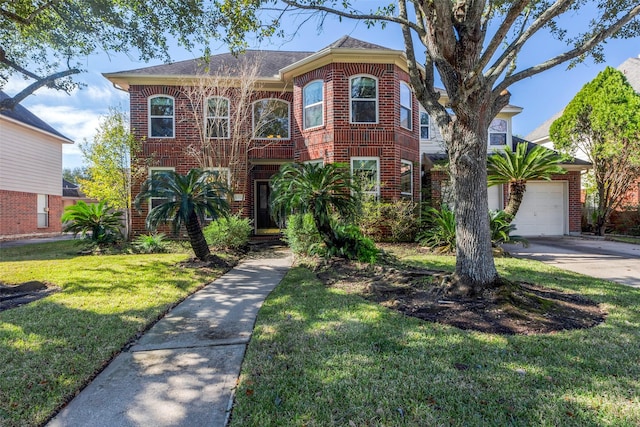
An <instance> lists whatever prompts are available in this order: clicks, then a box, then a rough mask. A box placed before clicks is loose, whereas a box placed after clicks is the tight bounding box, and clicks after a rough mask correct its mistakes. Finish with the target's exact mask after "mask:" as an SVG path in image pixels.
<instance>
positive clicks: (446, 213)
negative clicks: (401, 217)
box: [418, 205, 456, 253]
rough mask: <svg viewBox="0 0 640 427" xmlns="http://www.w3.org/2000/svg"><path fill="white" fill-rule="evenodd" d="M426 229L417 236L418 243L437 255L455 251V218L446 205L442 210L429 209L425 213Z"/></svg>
mask: <svg viewBox="0 0 640 427" xmlns="http://www.w3.org/2000/svg"><path fill="white" fill-rule="evenodd" d="M425 222H426V229H425V230H424V231H422V232H421V233H420V234H419V235H418V242H419V243H420V244H421V245H425V246H428V247H429V248H431V249H432V250H434V251H436V252H439V253H454V252H455V250H456V217H455V215H454V213H453V211H452V210H450V209H449V207H448V206H447V205H443V206H442V209H440V210H438V209H435V208H429V209H428V210H427V211H426V213H425Z"/></svg>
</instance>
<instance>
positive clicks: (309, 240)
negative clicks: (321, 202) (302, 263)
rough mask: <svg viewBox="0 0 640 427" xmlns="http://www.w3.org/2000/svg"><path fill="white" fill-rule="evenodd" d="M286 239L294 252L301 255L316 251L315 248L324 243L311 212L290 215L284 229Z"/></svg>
mask: <svg viewBox="0 0 640 427" xmlns="http://www.w3.org/2000/svg"><path fill="white" fill-rule="evenodd" d="M284 240H285V241H286V242H287V244H288V245H289V247H290V248H291V250H292V251H293V253H295V254H300V255H312V254H313V253H314V252H316V250H315V248H317V247H318V246H320V245H322V239H321V238H320V233H318V230H317V229H316V225H315V223H314V222H313V216H312V215H311V214H304V215H303V214H294V215H290V216H289V217H288V218H287V227H286V228H285V229H284Z"/></svg>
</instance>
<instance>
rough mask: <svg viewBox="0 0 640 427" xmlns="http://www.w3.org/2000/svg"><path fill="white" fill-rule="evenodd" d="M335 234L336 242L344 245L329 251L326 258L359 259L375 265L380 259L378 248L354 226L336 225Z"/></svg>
mask: <svg viewBox="0 0 640 427" xmlns="http://www.w3.org/2000/svg"><path fill="white" fill-rule="evenodd" d="M333 232H334V234H335V236H336V240H339V241H340V242H341V243H342V245H341V246H339V247H332V248H330V249H327V251H326V254H325V255H326V256H328V257H331V256H339V257H343V258H347V259H357V260H358V261H361V262H368V263H375V262H376V261H377V259H378V254H379V251H378V248H376V245H375V243H374V242H373V240H371V239H370V238H368V237H365V236H364V235H363V234H362V231H360V228H358V226H357V225H353V224H334V227H333Z"/></svg>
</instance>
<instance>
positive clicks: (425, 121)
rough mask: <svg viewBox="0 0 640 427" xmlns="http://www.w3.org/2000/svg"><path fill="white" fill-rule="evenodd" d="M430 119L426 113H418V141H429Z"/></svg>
mask: <svg viewBox="0 0 640 427" xmlns="http://www.w3.org/2000/svg"><path fill="white" fill-rule="evenodd" d="M430 125H431V117H429V114H428V113H427V112H426V111H422V110H421V111H420V139H429V138H430V136H431V126H430Z"/></svg>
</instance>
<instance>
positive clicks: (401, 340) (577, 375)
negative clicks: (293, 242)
mask: <svg viewBox="0 0 640 427" xmlns="http://www.w3.org/2000/svg"><path fill="white" fill-rule="evenodd" d="M409 260H410V261H411V262H412V263H414V264H422V265H425V266H428V267H430V268H437V269H447V270H451V269H453V266H454V260H453V258H451V257H442V256H440V257H428V256H411V257H410V258H409ZM496 264H497V266H498V268H499V270H500V273H501V274H502V275H504V276H505V277H507V278H511V279H514V278H516V277H517V278H519V279H521V280H526V281H530V282H535V283H539V284H543V285H546V286H550V287H558V288H562V289H566V290H570V291H576V292H581V293H583V294H585V295H587V296H589V297H590V298H592V299H594V300H596V301H598V302H600V303H601V304H602V307H603V308H604V309H606V311H607V312H608V318H607V321H606V322H605V323H604V324H601V325H600V326H598V327H595V328H592V329H588V330H574V331H566V332H561V333H556V334H548V335H537V336H499V335H492V334H484V333H478V332H465V331H462V330H459V329H456V328H454V327H449V326H444V325H440V324H434V323H429V322H423V321H420V320H418V319H414V318H410V317H405V316H403V315H401V314H399V313H397V312H394V311H392V310H389V309H386V308H383V307H381V306H379V305H377V304H375V303H372V302H368V301H366V300H364V299H362V298H360V297H358V296H355V295H347V294H345V293H343V292H341V291H339V290H334V289H330V288H327V287H325V286H323V285H322V284H321V283H320V282H319V281H318V280H317V279H316V278H315V277H314V275H313V274H312V273H311V272H310V271H309V270H307V269H305V268H302V267H296V268H294V269H292V270H291V271H290V273H289V274H288V275H287V276H286V278H285V280H284V281H283V283H281V284H280V286H278V288H276V290H275V291H274V292H273V293H272V294H271V295H270V296H269V298H268V299H267V301H266V302H265V304H264V305H263V307H262V309H261V311H260V313H259V317H258V321H257V324H256V329H255V332H254V335H253V338H252V340H251V343H250V345H249V348H248V351H247V355H246V358H245V361H244V365H243V368H242V375H241V382H240V384H239V387H238V389H237V391H236V404H235V407H234V410H233V414H232V420H231V426H243V427H244V426H309V427H311V426H328V425H339V426H450V425H454V426H531V425H535V426H560V425H561V426H603V425H610V426H638V425H640V290H637V289H633V288H629V287H623V286H621V285H616V284H613V283H610V282H606V281H599V280H595V279H591V278H587V277H584V276H580V275H577V274H574V273H570V272H564V271H561V270H558V269H556V268H553V267H550V266H547V265H544V264H541V263H538V262H535V261H527V260H519V259H498V260H496Z"/></svg>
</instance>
